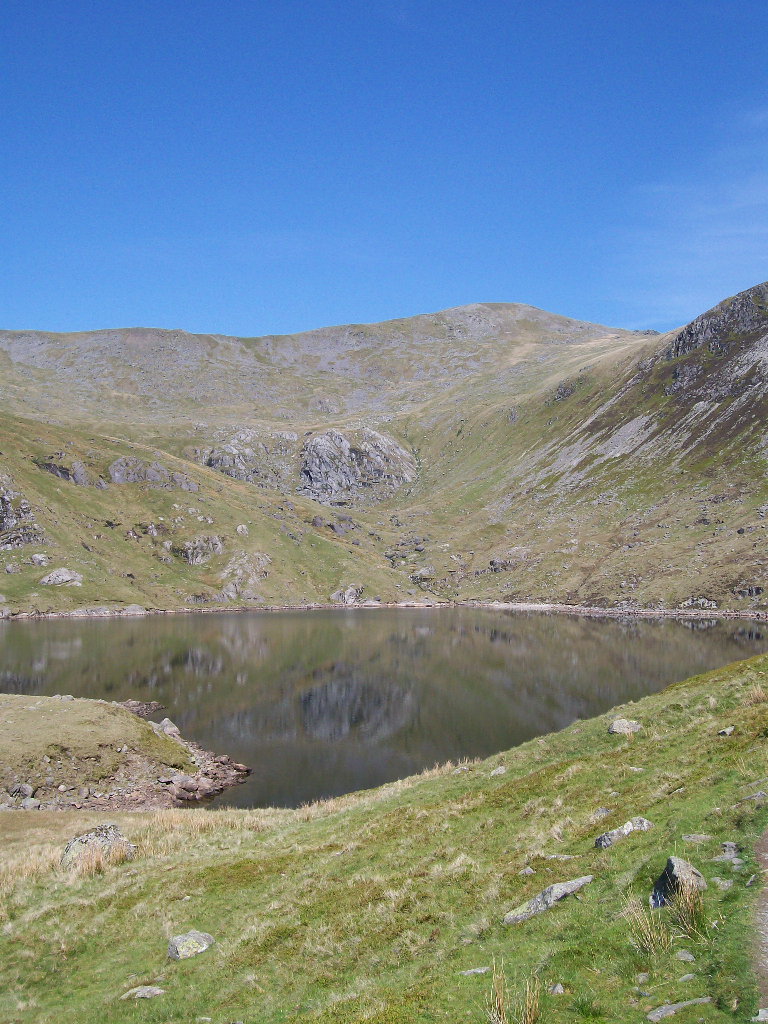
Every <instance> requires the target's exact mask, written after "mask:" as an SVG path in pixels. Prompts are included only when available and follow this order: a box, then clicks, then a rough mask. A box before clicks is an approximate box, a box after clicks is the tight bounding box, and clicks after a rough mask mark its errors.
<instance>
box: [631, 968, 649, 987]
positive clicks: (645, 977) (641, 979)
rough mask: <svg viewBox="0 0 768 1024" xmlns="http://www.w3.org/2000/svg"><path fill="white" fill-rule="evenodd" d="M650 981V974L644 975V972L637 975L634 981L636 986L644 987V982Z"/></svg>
mask: <svg viewBox="0 0 768 1024" xmlns="http://www.w3.org/2000/svg"><path fill="white" fill-rule="evenodd" d="M650 980H651V976H650V974H646V973H645V971H643V972H642V973H641V974H638V975H636V976H635V981H636V982H637V984H638V985H644V984H645V983H646V981H650Z"/></svg>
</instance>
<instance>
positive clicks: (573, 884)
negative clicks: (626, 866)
mask: <svg viewBox="0 0 768 1024" xmlns="http://www.w3.org/2000/svg"><path fill="white" fill-rule="evenodd" d="M591 881H592V875H584V876H583V877H582V878H574V879H573V880H572V881H570V882H556V883H555V884H554V885H550V886H548V887H547V888H546V889H544V891H543V892H540V893H538V894H537V895H536V896H534V897H533V899H530V900H528V902H527V903H524V904H523V905H522V906H520V907H516V908H515V909H514V910H510V912H509V913H508V914H506V915H505V917H504V924H519V923H520V922H521V921H527V920H528V919H529V918H530V917H533V916H534V914H541V913H543V911H545V910H549V908H550V907H551V906H552V905H553V904H555V903H557V902H558V900H562V899H564V898H565V897H566V896H571V895H572V894H573V893H575V892H578V890H579V889H581V887H582V886H584V885H587V884H588V883H589V882H591Z"/></svg>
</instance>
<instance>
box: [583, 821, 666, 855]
mask: <svg viewBox="0 0 768 1024" xmlns="http://www.w3.org/2000/svg"><path fill="white" fill-rule="evenodd" d="M649 828H653V823H652V822H650V821H648V819H647V818H641V817H639V816H638V817H636V818H631V819H630V820H629V821H627V822H625V823H624V824H623V825H621V826H620V827H619V828H615V829H613V830H612V831H610V832H603V834H602V835H601V836H598V837H597V839H596V840H595V846H597V847H599V848H600V849H602V850H606V849H607V848H608V847H609V846H613V844H614V843H615V842H617V840H619V839H624V838H625V836H628V835H629V833H630V832H647V831H648V829H649Z"/></svg>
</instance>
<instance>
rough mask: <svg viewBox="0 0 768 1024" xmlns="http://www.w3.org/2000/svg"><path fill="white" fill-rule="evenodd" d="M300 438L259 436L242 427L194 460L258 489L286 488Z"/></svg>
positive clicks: (289, 433)
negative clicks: (253, 485)
mask: <svg viewBox="0 0 768 1024" xmlns="http://www.w3.org/2000/svg"><path fill="white" fill-rule="evenodd" d="M298 440H299V436H298V434H296V433H295V432H294V431H293V430H276V431H270V432H264V431H262V432H260V431H257V430H254V429H252V428H250V427H244V428H242V429H240V430H238V431H237V432H236V433H234V434H231V435H230V436H229V437H227V439H226V440H225V441H224V442H223V443H222V444H219V445H218V446H216V447H214V448H196V449H193V450H192V452H191V454H192V455H193V457H194V458H195V459H196V460H197V461H199V462H202V463H203V464H204V465H206V466H209V467H210V468H211V469H216V470H218V472H219V473H224V474H225V475H226V476H230V477H232V479H233V480H243V481H245V482H246V483H250V484H255V485H256V486H257V487H271V488H275V487H281V486H288V485H289V483H290V481H291V478H292V477H293V475H294V473H295V471H296V470H295V460H296V453H297V447H298Z"/></svg>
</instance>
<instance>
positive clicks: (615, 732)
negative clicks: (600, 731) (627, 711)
mask: <svg viewBox="0 0 768 1024" xmlns="http://www.w3.org/2000/svg"><path fill="white" fill-rule="evenodd" d="M642 728H643V727H642V725H640V723H639V722H633V721H632V720H631V719H628V718H617V719H616V720H615V721H613V722H611V724H610V725H609V726H608V732H609V733H610V734H611V735H612V736H630V735H631V734H632V733H633V732H640V730H641V729H642Z"/></svg>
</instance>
